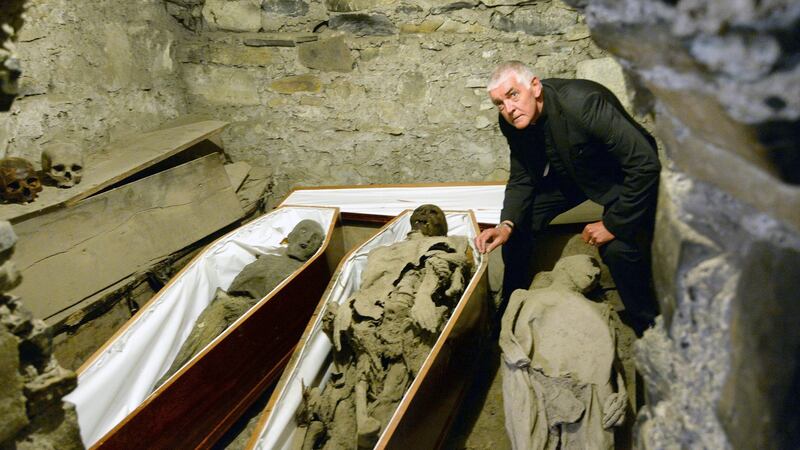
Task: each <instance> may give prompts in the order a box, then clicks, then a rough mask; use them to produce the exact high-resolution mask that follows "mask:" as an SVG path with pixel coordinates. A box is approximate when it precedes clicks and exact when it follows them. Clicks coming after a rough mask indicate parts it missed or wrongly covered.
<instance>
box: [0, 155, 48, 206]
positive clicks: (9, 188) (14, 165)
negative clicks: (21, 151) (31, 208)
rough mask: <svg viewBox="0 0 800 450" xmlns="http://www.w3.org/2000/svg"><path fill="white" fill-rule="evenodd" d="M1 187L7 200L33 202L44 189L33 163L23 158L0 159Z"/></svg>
mask: <svg viewBox="0 0 800 450" xmlns="http://www.w3.org/2000/svg"><path fill="white" fill-rule="evenodd" d="M0 187H1V188H2V196H3V198H4V199H5V200H7V201H9V202H14V203H27V202H32V201H33V200H34V199H35V198H36V195H37V194H38V193H39V192H41V191H42V181H41V180H40V179H39V175H38V174H37V173H36V170H34V168H33V165H31V163H29V162H28V161H26V160H24V159H22V158H4V159H1V160H0Z"/></svg>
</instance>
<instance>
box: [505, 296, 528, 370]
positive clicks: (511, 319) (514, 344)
mask: <svg viewBox="0 0 800 450" xmlns="http://www.w3.org/2000/svg"><path fill="white" fill-rule="evenodd" d="M525 294H526V293H525V292H523V291H515V292H514V293H513V294H511V298H510V299H509V301H508V306H507V307H506V312H505V313H503V318H502V320H501V326H500V339H499V344H500V349H501V350H502V351H503V359H505V361H506V363H507V364H510V365H512V366H515V367H527V366H529V365H530V363H531V360H530V358H529V357H528V350H526V349H523V348H522V346H521V345H520V343H519V341H518V340H517V337H516V336H515V335H514V325H515V323H516V322H517V316H518V315H519V313H520V311H521V310H522V306H523V304H524V301H525V298H526V296H525ZM522 328H527V327H522Z"/></svg>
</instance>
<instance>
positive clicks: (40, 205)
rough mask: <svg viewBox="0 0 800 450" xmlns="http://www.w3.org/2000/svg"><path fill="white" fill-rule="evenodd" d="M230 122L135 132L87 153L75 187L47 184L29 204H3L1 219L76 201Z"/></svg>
mask: <svg viewBox="0 0 800 450" xmlns="http://www.w3.org/2000/svg"><path fill="white" fill-rule="evenodd" d="M227 125H228V123H227V122H220V121H218V120H207V121H203V122H196V123H190V124H186V125H181V126H177V127H173V128H167V129H163V130H158V131H153V132H150V133H143V134H137V135H133V136H131V137H129V138H127V139H126V140H124V141H121V142H114V143H111V144H109V146H108V147H106V148H104V149H102V150H101V151H100V152H96V153H92V154H90V155H87V157H86V158H85V161H84V166H85V167H86V169H85V174H84V176H83V180H82V181H81V182H80V184H78V185H77V186H75V187H72V188H69V189H59V188H57V187H53V186H45V188H44V190H43V191H42V192H40V193H39V196H38V198H37V199H36V200H35V201H33V202H31V203H28V204H25V205H18V204H5V205H0V219H2V220H9V221H11V222H12V223H17V222H20V221H22V220H25V219H26V218H29V217H32V216H35V215H38V214H42V213H44V212H47V211H50V210H52V209H54V208H58V207H59V206H63V205H67V206H69V205H74V204H76V203H78V202H79V201H81V200H82V199H84V198H87V197H89V196H91V195H93V194H96V193H97V192H100V191H101V190H103V189H105V188H107V187H109V186H111V185H113V184H115V183H117V182H119V181H121V180H123V179H125V178H127V177H129V176H131V175H133V174H135V173H136V172H139V171H141V170H143V169H146V168H148V167H150V166H153V165H154V164H156V163H158V162H161V161H163V160H165V159H167V158H169V157H170V156H173V155H175V154H177V153H179V152H181V151H183V150H185V149H187V148H189V147H191V146H193V145H195V144H197V143H199V142H201V141H204V140H207V139H212V138H213V137H214V136H216V135H217V134H219V133H220V132H222V130H223V129H224V128H225V127H226V126H227Z"/></svg>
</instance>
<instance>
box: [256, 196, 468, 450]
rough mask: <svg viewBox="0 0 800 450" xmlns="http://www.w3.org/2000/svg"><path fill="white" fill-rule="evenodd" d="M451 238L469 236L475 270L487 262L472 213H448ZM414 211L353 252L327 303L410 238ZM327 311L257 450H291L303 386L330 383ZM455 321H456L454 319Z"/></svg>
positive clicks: (349, 292) (340, 298)
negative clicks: (376, 256)
mask: <svg viewBox="0 0 800 450" xmlns="http://www.w3.org/2000/svg"><path fill="white" fill-rule="evenodd" d="M445 215H446V216H447V226H448V229H449V231H448V236H466V237H467V238H468V240H469V243H470V246H472V253H473V256H474V257H475V267H478V266H479V265H480V263H481V261H482V259H483V255H481V254H480V253H479V252H478V251H477V249H476V248H475V246H474V242H473V238H474V237H475V235H476V233H475V229H474V228H473V225H472V221H471V219H470V215H469V213H466V212H447V211H445ZM410 216H411V211H408V212H406V213H405V214H403V215H401V216H400V217H399V218H398V220H396V221H395V222H394V223H392V224H391V225H389V227H388V228H387V229H385V230H384V231H382V232H381V233H379V234H377V235H375V236H374V237H373V238H372V239H370V240H368V241H367V242H366V243H365V244H363V245H362V246H361V247H360V248H359V249H358V250H356V251H355V252H353V253H352V254H351V255H350V257H348V258H347V260H346V262H345V263H344V264H343V265H341V266H340V267H342V270H341V272H340V273H339V275H338V276H336V278H335V279H333V280H331V283H333V288H332V289H331V290H330V293H329V295H328V297H326V298H325V299H323V301H325V303H327V302H329V301H336V302H337V303H339V304H342V303H344V301H345V300H347V299H348V298H349V297H350V296H351V295H352V294H353V293H354V292H355V291H357V290H358V288H359V286H360V284H361V274H362V272H363V271H364V269H365V268H366V263H367V255H368V254H369V251H370V250H372V249H373V248H376V247H380V246H383V245H391V244H394V243H395V242H400V241H403V240H405V239H406V234H408V232H409V231H411V224H410V220H409V218H410ZM475 282H477V280H476V279H474V278H473V279H472V280H470V285H468V286H467V287H466V289H465V291H469V290H470V289H471V288H472V284H473V283H475ZM324 311H325V310H324V309H323V310H322V311H321V312H320V314H319V316H318V317H317V319H316V321H315V323H314V328H313V329H312V331H311V333H310V334H309V337H308V339H307V341H306V343H305V345H304V346H303V348H302V350H301V353H300V357H299V358H298V360H297V363H296V365H295V366H292V367H287V368H286V370H291V375H290V378H289V380H288V382H287V383H286V385H285V387H284V388H283V389H282V391H281V392H280V393H279V398H278V401H277V402H276V406H275V408H274V409H273V410H272V412H271V414H270V417H269V418H268V420H267V422H266V424H265V425H264V427H263V428H261V429H258V430H256V431H255V432H256V433H258V442H257V443H256V447H255V448H256V449H257V450H288V449H289V448H290V445H291V438H292V435H293V433H294V432H295V431H296V430H297V429H298V427H297V422H296V421H295V418H294V416H295V413H296V411H297V408H298V406H299V405H300V399H301V395H302V386H301V382H302V385H303V386H306V387H309V386H321V385H323V384H325V383H327V381H328V377H329V376H330V368H331V363H330V359H329V358H328V357H329V356H330V354H331V349H332V348H333V344H332V343H331V341H330V339H328V336H327V335H326V334H325V333H324V332H323V331H322V317H324V315H325V313H324ZM451 320H452V319H451Z"/></svg>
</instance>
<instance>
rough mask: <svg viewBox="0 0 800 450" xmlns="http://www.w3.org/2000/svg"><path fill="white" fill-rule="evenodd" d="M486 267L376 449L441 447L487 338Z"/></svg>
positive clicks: (251, 444)
mask: <svg viewBox="0 0 800 450" xmlns="http://www.w3.org/2000/svg"><path fill="white" fill-rule="evenodd" d="M446 212H447V211H446ZM398 217H399V216H398ZM398 217H396V218H394V219H392V220H391V221H389V223H387V225H386V226H385V227H383V228H382V229H381V230H380V231H379V232H378V234H380V233H381V232H383V231H385V230H386V229H387V228H388V227H389V226H390V225H391V224H392V223H394V222H395V221H396V220H398ZM470 217H471V218H472V221H473V225H474V228H475V232H476V233H478V232H479V230H478V226H477V222H476V221H475V217H474V214H472V213H470ZM357 250H358V249H353V250H351V251H350V252H349V253H348V254H347V256H346V257H345V258H344V259H342V261H341V262H340V263H339V267H337V269H336V273H335V274H334V275H333V277H332V280H333V281H332V282H331V283H330V284H329V285H328V287H327V289H326V291H325V293H324V294H323V296H322V299H321V300H320V302H319V304H318V305H317V307H316V309H315V311H314V314H313V316H312V317H311V320H310V321H309V323H308V325H307V326H306V329H305V331H304V332H303V336H302V337H301V338H300V342H299V343H298V345H297V347H296V348H295V351H294V353H293V354H292V357H291V359H290V360H289V362H288V364H287V367H288V369H287V370H286V371H285V372H284V373H283V375H282V376H281V378H280V380H279V381H278V384H277V386H276V387H275V390H274V391H273V393H272V395H271V396H270V399H269V402H268V403H267V406H266V407H265V409H264V411H263V412H262V414H261V418H260V419H259V422H258V425H256V427H255V430H254V433H253V434H252V436H251V437H250V440H249V441H248V443H247V447H246V448H247V449H248V450H252V449H254V448H255V447H256V445H257V444H258V440H259V437H260V434H261V432H262V431H263V430H264V429H265V427H266V426H267V423H268V421H269V419H270V416H271V414H272V412H273V410H275V409H276V408H279V407H280V403H279V401H280V399H281V397H282V395H283V391H284V390H285V389H286V388H287V387H288V384H289V382H290V381H291V379H292V375H293V374H292V370H294V369H295V368H296V366H297V364H298V362H299V360H300V356H301V354H302V352H303V346H304V345H305V344H306V342H308V341H309V340H310V338H311V337H312V332H313V331H314V326H315V323H316V321H317V320H318V317H319V316H320V314H322V313H323V312H324V311H325V306H326V303H327V301H328V299H329V297H330V295H331V292H332V290H333V289H334V284H335V283H337V282H340V280H339V277H340V275H341V273H342V272H343V270H344V267H345V266H346V265H347V264H348V262H349V260H350V259H351V256H352V255H353V254H354V253H355V252H356V251H357ZM487 262H488V261H487V260H484V261H483V262H482V263H481V264H480V265H479V266H478V267H476V270H475V273H474V274H473V277H472V279H471V280H470V283H469V285H468V289H467V290H466V291H465V292H464V294H463V295H462V298H461V300H460V301H459V303H458V304H457V305H456V307H455V308H454V310H453V313H452V315H451V319H450V320H449V321H448V323H447V325H446V326H445V327H444V329H443V330H442V332H441V334H440V336H439V339H438V340H437V342H436V344H435V345H434V346H433V348H432V349H431V357H429V358H428V359H426V361H425V363H424V364H423V365H422V367H421V369H420V371H419V373H418V375H417V378H416V379H415V380H414V382H413V383H412V384H411V386H410V387H409V390H408V391H407V393H406V395H405V396H404V398H403V400H402V401H401V403H400V405H399V406H398V407H397V410H396V412H395V414H394V415H393V417H392V419H391V420H390V421H389V423H388V424H387V426H386V430H385V431H384V432H383V434H382V436H381V438H380V440H379V441H378V443H377V444H376V446H375V448H378V449H383V448H392V449H399V450H404V449H411V448H414V449H416V448H419V449H434V448H439V447H440V446H441V444H442V442H443V440H444V438H445V436H446V433H447V431H448V429H449V427H450V425H451V423H452V421H453V419H454V418H455V417H456V414H457V412H458V405H459V404H460V403H461V401H462V400H463V399H464V396H465V393H466V389H467V388H468V387H469V385H470V383H471V381H472V375H473V372H474V370H473V368H474V367H475V364H476V363H477V361H476V360H475V358H474V356H475V354H476V353H477V352H476V351H475V349H476V346H479V345H481V344H482V343H483V340H484V339H486V338H487V336H488V335H487V333H486V331H487V329H488V328H487V323H486V320H487V319H488V312H487V307H488V302H489V298H488V277H487V273H486V267H487Z"/></svg>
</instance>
